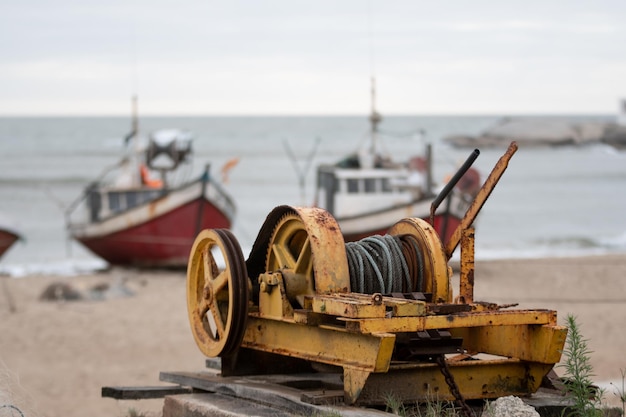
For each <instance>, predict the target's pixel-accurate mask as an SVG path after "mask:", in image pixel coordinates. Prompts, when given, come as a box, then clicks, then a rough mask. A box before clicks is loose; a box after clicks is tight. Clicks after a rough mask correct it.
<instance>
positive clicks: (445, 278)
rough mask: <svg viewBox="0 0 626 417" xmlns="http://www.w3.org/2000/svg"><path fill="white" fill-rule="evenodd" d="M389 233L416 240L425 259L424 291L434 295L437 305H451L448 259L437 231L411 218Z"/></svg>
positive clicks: (394, 226) (400, 222) (393, 227)
mask: <svg viewBox="0 0 626 417" xmlns="http://www.w3.org/2000/svg"><path fill="white" fill-rule="evenodd" d="M388 233H389V234H390V235H394V236H402V235H410V236H412V237H413V238H415V240H416V242H417V244H418V246H419V250H420V251H421V253H422V256H423V259H424V273H425V279H426V280H425V285H424V288H423V289H422V291H424V292H429V293H432V294H433V301H434V302H436V303H451V302H452V291H451V289H450V271H449V269H448V258H447V257H446V252H445V250H444V248H443V244H442V243H441V239H440V238H439V235H438V234H437V232H436V231H435V229H434V228H433V227H432V226H431V225H430V224H429V223H428V222H426V221H425V220H422V219H419V218H413V217H409V218H405V219H402V220H400V221H399V222H397V223H396V224H394V225H393V226H392V227H391V228H390V229H389V232H388Z"/></svg>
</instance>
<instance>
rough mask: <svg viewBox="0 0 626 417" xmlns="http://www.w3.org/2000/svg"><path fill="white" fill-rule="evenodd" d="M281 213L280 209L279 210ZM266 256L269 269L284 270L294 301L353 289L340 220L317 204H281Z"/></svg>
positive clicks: (290, 295) (287, 285)
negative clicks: (302, 205) (299, 205)
mask: <svg viewBox="0 0 626 417" xmlns="http://www.w3.org/2000/svg"><path fill="white" fill-rule="evenodd" d="M277 213H279V212H277ZM280 213H282V215H281V216H280V217H279V219H278V221H277V222H276V223H275V226H274V230H273V233H272V236H271V238H270V240H269V244H268V250H267V256H266V260H265V270H266V271H281V272H282V274H283V276H284V277H285V289H286V292H287V297H288V298H289V299H290V301H292V302H293V301H295V300H297V302H298V303H299V304H300V305H303V299H304V296H306V295H310V294H315V293H317V294H327V293H334V292H348V291H350V276H349V272H348V261H347V257H346V249H345V242H344V240H343V235H342V234H341V230H340V229H339V225H338V224H337V222H336V220H335V219H334V218H333V217H332V216H331V215H330V213H328V212H327V211H325V210H322V209H319V208H315V207H288V206H283V207H281V208H280Z"/></svg>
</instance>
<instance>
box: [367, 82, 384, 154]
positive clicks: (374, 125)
mask: <svg viewBox="0 0 626 417" xmlns="http://www.w3.org/2000/svg"><path fill="white" fill-rule="evenodd" d="M382 120H383V117H382V116H381V115H380V113H378V112H377V111H376V78H374V77H372V111H371V113H370V128H371V135H372V143H371V146H372V148H371V152H372V154H375V153H376V146H377V141H378V124H379V123H380V122H381V121H382Z"/></svg>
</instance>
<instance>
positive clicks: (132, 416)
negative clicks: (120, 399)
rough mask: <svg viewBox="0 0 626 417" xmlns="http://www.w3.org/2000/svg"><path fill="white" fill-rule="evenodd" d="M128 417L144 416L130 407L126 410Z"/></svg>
mask: <svg viewBox="0 0 626 417" xmlns="http://www.w3.org/2000/svg"><path fill="white" fill-rule="evenodd" d="M128 417H144V414H143V413H142V412H141V411H137V410H135V409H134V408H132V407H131V408H129V409H128Z"/></svg>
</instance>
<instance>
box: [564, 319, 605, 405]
mask: <svg viewBox="0 0 626 417" xmlns="http://www.w3.org/2000/svg"><path fill="white" fill-rule="evenodd" d="M567 328H568V332H567V339H566V341H565V349H564V350H563V355H564V356H565V362H564V363H563V364H562V365H560V366H561V367H563V368H565V375H564V376H565V379H566V382H565V391H566V393H567V395H568V396H569V397H570V398H571V400H572V401H573V405H572V406H571V407H568V408H566V409H565V410H563V413H562V415H567V416H568V417H600V416H602V410H601V409H600V399H601V398H602V395H601V392H598V389H597V388H596V387H594V386H593V383H592V380H591V378H592V376H593V367H592V366H591V362H590V355H591V353H592V352H591V351H590V350H589V348H588V347H587V340H586V339H584V338H583V335H582V333H581V332H580V328H579V327H578V323H577V322H576V317H575V316H574V315H572V314H568V315H567ZM566 413H567V414H566Z"/></svg>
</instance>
